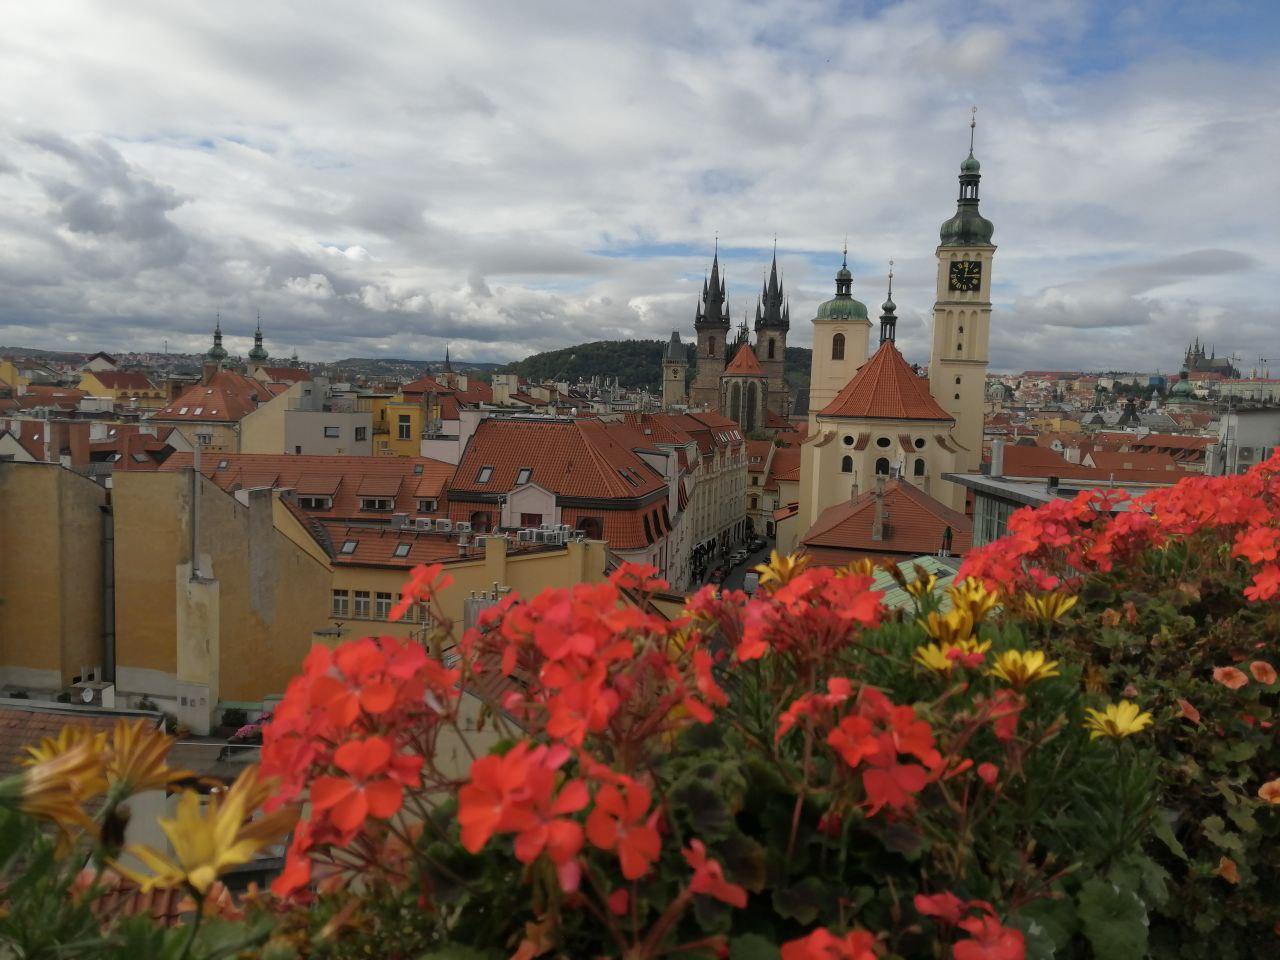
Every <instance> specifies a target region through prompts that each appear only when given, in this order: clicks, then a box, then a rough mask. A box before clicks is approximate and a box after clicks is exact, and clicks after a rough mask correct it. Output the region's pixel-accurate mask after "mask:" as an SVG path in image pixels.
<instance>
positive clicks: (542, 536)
mask: <svg viewBox="0 0 1280 960" xmlns="http://www.w3.org/2000/svg"><path fill="white" fill-rule="evenodd" d="M533 542H534V543H546V542H547V531H545V530H534V531H533Z"/></svg>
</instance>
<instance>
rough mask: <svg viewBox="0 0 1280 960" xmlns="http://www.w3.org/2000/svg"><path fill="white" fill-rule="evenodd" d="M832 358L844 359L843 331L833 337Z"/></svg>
mask: <svg viewBox="0 0 1280 960" xmlns="http://www.w3.org/2000/svg"><path fill="white" fill-rule="evenodd" d="M831 359H832V360H843V359H844V334H843V333H837V334H836V335H835V336H834V337H832V338H831Z"/></svg>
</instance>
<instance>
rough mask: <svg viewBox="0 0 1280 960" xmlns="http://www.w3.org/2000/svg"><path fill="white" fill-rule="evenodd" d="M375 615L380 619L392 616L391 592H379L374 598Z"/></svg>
mask: <svg viewBox="0 0 1280 960" xmlns="http://www.w3.org/2000/svg"><path fill="white" fill-rule="evenodd" d="M373 615H374V617H375V618H376V619H378V620H386V619H387V618H388V617H390V616H391V594H389V593H379V594H378V595H377V596H376V597H375V598H374V606H373Z"/></svg>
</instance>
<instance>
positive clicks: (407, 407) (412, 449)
mask: <svg viewBox="0 0 1280 960" xmlns="http://www.w3.org/2000/svg"><path fill="white" fill-rule="evenodd" d="M385 412H386V422H387V433H386V436H381V435H379V436H378V439H379V440H386V441H387V445H386V448H385V449H382V450H379V448H378V446H377V445H376V444H375V447H374V449H375V451H377V452H381V453H383V454H389V455H391V456H395V457H418V456H421V455H422V430H423V428H424V427H425V426H426V411H425V410H424V409H423V408H422V406H421V404H417V403H410V402H408V401H407V400H393V401H390V402H389V403H387V405H386V408H385ZM402 416H407V417H408V418H409V436H408V439H403V440H402V439H401V438H400V418H401V417H402Z"/></svg>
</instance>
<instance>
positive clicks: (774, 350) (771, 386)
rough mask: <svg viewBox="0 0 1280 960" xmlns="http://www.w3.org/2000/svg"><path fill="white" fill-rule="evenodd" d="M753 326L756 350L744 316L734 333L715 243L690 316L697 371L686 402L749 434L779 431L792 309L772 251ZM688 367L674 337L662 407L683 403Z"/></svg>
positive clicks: (786, 399)
mask: <svg viewBox="0 0 1280 960" xmlns="http://www.w3.org/2000/svg"><path fill="white" fill-rule="evenodd" d="M754 326H755V344H754V345H753V344H752V343H751V341H750V338H749V337H748V334H747V322H746V318H745V317H744V318H743V321H742V323H741V325H740V326H739V327H738V330H737V332H736V334H735V333H734V331H733V322H732V320H731V318H730V316H729V305H728V302H727V298H726V295H725V282H724V277H723V276H722V275H721V271H720V251H719V246H718V244H717V249H716V252H715V254H714V255H713V256H712V260H711V274H710V276H709V277H708V278H707V279H706V280H705V281H704V282H703V284H702V297H701V299H700V300H699V301H698V307H697V311H696V312H695V314H694V321H693V328H694V331H695V332H696V335H697V360H696V363H697V366H696V369H695V373H694V379H693V385H692V388H691V389H690V391H689V403H691V404H692V405H693V406H696V407H703V408H706V409H711V410H719V411H721V412H722V413H723V414H725V416H728V417H731V418H732V419H734V420H736V421H737V422H738V424H739V425H740V426H741V427H742V428H743V430H744V431H746V432H748V433H749V432H751V431H753V430H758V429H763V428H764V427H765V426H766V425H767V424H769V423H770V422H772V423H774V424H775V426H780V425H781V424H782V423H783V422H784V421H785V419H786V417H787V416H788V415H789V414H790V412H791V396H790V394H789V392H788V390H787V384H786V379H785V374H786V353H787V332H788V331H789V330H790V329H791V308H790V306H789V304H788V303H787V298H786V294H785V292H784V291H783V286H782V283H781V281H780V280H779V279H778V257H777V251H776V250H775V251H774V258H773V263H772V265H771V266H770V268H769V276H768V279H766V280H765V282H764V284H763V286H762V288H761V290H760V297H759V299H758V300H757V301H756V317H755V325H754ZM686 366H687V360H686V358H685V350H684V346H683V345H682V344H681V343H680V335H679V334H678V333H672V334H671V342H670V343H669V344H668V345H667V351H666V353H665V354H664V356H663V363H662V367H663V370H662V385H663V390H662V399H663V404H664V405H665V406H672V405H675V404H678V403H683V402H685V398H684V379H685V378H684V372H685V368H686ZM770 415H772V417H771V416H770Z"/></svg>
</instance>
